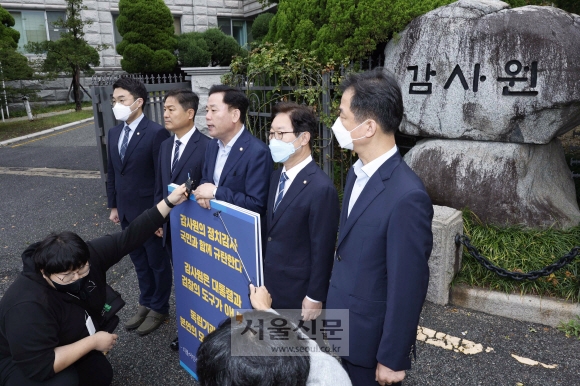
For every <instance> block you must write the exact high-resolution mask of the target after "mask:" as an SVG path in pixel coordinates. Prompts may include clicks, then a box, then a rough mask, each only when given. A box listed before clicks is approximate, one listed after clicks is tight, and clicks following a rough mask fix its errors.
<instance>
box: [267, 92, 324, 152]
mask: <svg viewBox="0 0 580 386" xmlns="http://www.w3.org/2000/svg"><path fill="white" fill-rule="evenodd" d="M280 113H284V114H288V116H289V117H290V121H291V122H292V128H293V130H294V134H296V135H299V134H300V133H303V132H308V133H310V141H309V142H308V144H309V145H310V146H312V140H313V139H314V136H315V135H316V134H318V126H317V124H318V122H317V119H316V115H314V111H312V109H311V108H310V107H308V106H304V105H299V104H298V103H295V102H279V103H276V104H275V105H274V107H273V108H272V121H273V120H274V118H275V117H276V115H278V114H280Z"/></svg>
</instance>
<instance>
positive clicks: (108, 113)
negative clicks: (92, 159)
mask: <svg viewBox="0 0 580 386" xmlns="http://www.w3.org/2000/svg"><path fill="white" fill-rule="evenodd" d="M120 77H132V78H136V79H139V80H141V81H142V82H143V83H144V84H145V88H146V89H147V92H148V100H147V104H146V105H145V108H144V110H143V113H144V114H145V116H146V117H147V118H149V119H150V120H152V121H155V122H157V123H159V124H160V125H162V126H164V122H163V98H164V97H165V94H166V93H167V92H168V91H170V90H176V89H181V88H186V89H189V90H191V82H189V81H187V82H186V81H184V78H183V75H175V74H169V75H167V74H164V75H157V76H153V75H109V74H107V75H95V76H93V77H92V79H91V96H92V100H93V114H94V117H95V135H96V138H97V147H98V152H99V169H100V172H101V180H102V181H103V182H106V181H107V134H108V132H109V129H111V128H112V127H114V126H116V125H117V124H118V123H117V120H116V119H115V116H114V115H113V110H112V109H111V107H112V103H111V97H112V95H113V83H115V81H116V80H117V79H119V78H120Z"/></svg>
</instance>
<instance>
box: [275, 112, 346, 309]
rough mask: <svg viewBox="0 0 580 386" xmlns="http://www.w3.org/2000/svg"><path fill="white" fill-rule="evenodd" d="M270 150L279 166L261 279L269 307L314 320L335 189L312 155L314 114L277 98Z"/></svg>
mask: <svg viewBox="0 0 580 386" xmlns="http://www.w3.org/2000/svg"><path fill="white" fill-rule="evenodd" d="M272 117H273V120H272V126H271V129H270V151H271V153H272V158H273V160H274V162H281V163H283V165H284V166H283V167H281V168H279V169H278V170H276V171H274V173H272V177H271V179H270V192H269V195H268V210H267V215H266V223H267V226H266V230H267V237H266V240H267V241H266V243H265V244H266V253H265V259H264V283H265V286H266V287H267V288H268V289H269V291H270V293H271V296H272V307H273V308H274V309H292V310H302V312H301V316H302V319H303V320H312V319H316V317H318V315H320V312H321V310H322V305H323V302H325V301H326V294H327V292H328V284H329V283H328V281H329V279H330V273H331V271H332V263H333V255H334V245H335V242H336V231H337V229H338V218H339V213H340V209H339V205H338V193H337V192H336V189H335V187H334V184H333V183H332V180H331V179H330V178H329V177H328V176H327V175H326V174H325V173H324V172H323V171H322V170H321V169H320V167H318V165H316V162H314V160H313V159H312V155H311V154H312V152H311V143H312V140H313V138H314V135H315V134H316V132H317V122H316V116H315V115H314V113H313V112H312V110H310V109H309V108H308V107H306V106H300V105H298V104H296V103H290V102H281V103H278V104H277V105H276V106H274V108H273V110H272Z"/></svg>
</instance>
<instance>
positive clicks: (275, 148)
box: [269, 132, 304, 163]
mask: <svg viewBox="0 0 580 386" xmlns="http://www.w3.org/2000/svg"><path fill="white" fill-rule="evenodd" d="M302 134H304V132H302V133H300V135H299V136H298V137H296V139H294V141H292V142H284V141H282V140H279V139H271V140H270V145H269V146H270V153H272V159H273V160H274V162H282V163H284V162H286V161H288V159H289V158H290V156H291V155H292V154H294V153H295V152H296V150H298V149H300V148H301V147H302V145H300V146H299V147H298V149H296V148H294V145H293V143H294V142H296V140H297V139H298V138H300V137H301V136H302Z"/></svg>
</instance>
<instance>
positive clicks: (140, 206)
mask: <svg viewBox="0 0 580 386" xmlns="http://www.w3.org/2000/svg"><path fill="white" fill-rule="evenodd" d="M146 101H147V89H146V88H145V85H144V84H143V83H142V82H140V81H139V80H136V79H133V78H120V79H119V80H117V81H116V82H115V84H113V98H112V102H113V104H114V107H113V113H114V114H115V118H116V119H117V120H118V121H122V123H121V124H120V125H117V126H115V127H113V128H111V129H110V130H109V133H108V138H107V151H108V169H107V201H108V206H109V208H110V209H111V215H110V216H109V219H110V220H111V221H113V222H115V223H116V224H121V226H122V228H123V229H125V228H126V227H127V226H129V224H130V223H131V221H133V220H134V219H135V218H136V217H137V216H138V215H139V214H141V213H142V212H143V211H144V210H146V209H148V208H150V207H152V206H153V204H154V202H155V200H154V193H155V171H156V170H157V161H158V159H159V146H160V145H161V142H163V141H164V140H165V139H167V138H168V137H169V133H168V132H167V130H165V129H164V128H163V127H162V126H160V125H159V124H157V123H155V122H153V121H150V120H149V119H147V117H146V116H145V115H144V114H143V106H144V105H145V103H146ZM161 243H162V240H161V238H159V237H157V236H155V235H152V236H151V237H150V238H149V239H148V240H147V241H146V242H145V243H144V244H143V246H141V247H139V248H137V249H136V250H134V251H133V252H131V253H129V256H130V257H131V260H132V261H133V264H134V265H135V270H136V271H137V279H138V281H139V291H140V296H139V307H138V309H137V313H136V314H135V315H134V316H133V317H132V318H131V319H129V321H127V322H126V323H125V327H126V328H127V329H135V328H136V329H137V333H138V334H140V335H146V334H148V333H150V332H151V331H153V330H155V329H156V328H157V327H159V325H160V324H161V323H162V322H163V321H164V320H165V319H166V318H167V316H168V314H169V296H170V294H171V281H172V280H171V265H170V262H169V257H168V256H167V254H166V253H165V251H164V249H163V246H162V244H161Z"/></svg>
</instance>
